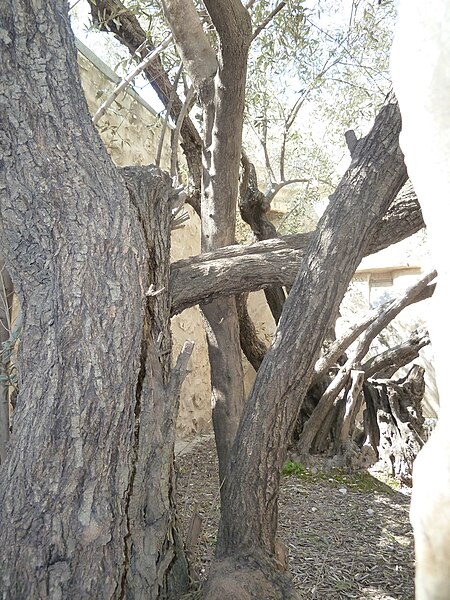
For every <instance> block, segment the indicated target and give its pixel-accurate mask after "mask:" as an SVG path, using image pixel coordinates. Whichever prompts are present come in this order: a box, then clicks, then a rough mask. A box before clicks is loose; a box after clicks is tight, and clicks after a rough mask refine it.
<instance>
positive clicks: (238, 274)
mask: <svg viewBox="0 0 450 600" xmlns="http://www.w3.org/2000/svg"><path fill="white" fill-rule="evenodd" d="M424 226H425V223H424V221H423V217H422V212H421V210H420V206H419V204H418V202H417V198H416V196H415V194H414V192H413V191H412V190H411V188H408V190H407V193H406V194H400V195H399V198H398V199H397V200H396V202H394V204H392V206H391V207H390V209H389V211H388V212H387V213H386V216H385V217H384V218H383V219H382V220H381V221H380V224H379V225H378V226H377V227H376V228H375V233H374V236H373V237H372V239H371V240H370V242H369V243H368V245H367V247H366V249H365V252H364V254H365V256H368V255H370V254H373V253H374V252H378V251H379V250H382V249H383V248H387V247H388V246H390V245H392V244H395V243H397V242H400V241H401V240H403V239H405V238H407V237H409V236H411V235H412V234H413V233H416V232H417V231H419V230H420V229H422V228H423V227H424ZM313 235H314V232H308V233H301V234H296V235H289V236H285V237H282V238H278V239H273V240H266V241H263V242H258V243H256V244H251V245H250V246H228V247H227V248H221V249H220V250H217V251H215V252H209V253H205V254H201V255H198V256H193V257H191V258H188V259H183V260H180V261H177V262H175V263H173V264H172V266H171V289H172V314H177V313H179V312H181V311H183V310H184V309H185V308H189V307H190V306H194V305H195V304H198V303H200V302H207V301H209V300H212V299H213V298H219V297H222V296H229V295H235V294H239V293H241V292H246V291H256V290H259V289H263V288H266V287H269V286H271V285H274V284H278V285H284V286H291V285H292V284H293V282H294V279H295V277H296V274H297V272H298V269H299V266H300V264H301V260H302V258H303V256H304V254H305V251H306V248H307V247H308V244H309V242H310V241H311V239H312V236H313Z"/></svg>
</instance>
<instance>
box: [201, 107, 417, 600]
mask: <svg viewBox="0 0 450 600" xmlns="http://www.w3.org/2000/svg"><path fill="white" fill-rule="evenodd" d="M400 127H401V124H400V115H399V111H398V107H397V104H396V103H395V101H394V100H393V99H392V98H389V99H388V101H387V103H386V105H385V106H384V108H383V109H382V110H381V112H380V114H379V116H378V117H377V119H376V121H375V124H374V127H373V128H372V130H371V132H370V133H369V134H368V135H367V137H366V138H364V140H362V141H361V146H360V149H359V151H358V156H357V155H355V156H354V158H353V160H352V164H351V165H350V167H349V169H348V171H347V173H346V175H345V176H344V178H343V180H342V182H341V184H340V185H339V186H338V188H337V190H336V192H335V194H333V196H332V197H331V199H330V204H329V207H328V209H327V210H326V212H325V214H324V215H323V217H322V219H321V220H320V222H319V225H318V227H317V230H316V232H315V235H314V237H313V239H312V241H311V244H310V246H309V248H308V251H307V254H306V257H305V260H304V263H303V266H302V268H301V269H300V272H299V275H298V277H297V279H296V281H295V283H294V287H293V289H292V291H291V293H290V295H289V297H288V299H287V301H286V304H285V308H284V311H283V315H282V317H281V320H280V323H279V328H278V331H277V334H276V336H275V340H274V343H273V345H272V347H271V348H270V350H269V351H268V353H267V354H266V357H265V359H264V361H263V364H262V365H261V367H260V369H259V372H258V376H257V379H256V381H255V385H254V387H253V390H252V392H251V394H250V397H249V398H248V400H247V402H246V405H245V408H244V414H243V417H242V420H241V423H240V426H239V430H238V433H237V436H236V440H235V443H234V445H233V450H232V455H231V463H230V465H231V467H230V468H231V469H232V472H233V478H229V479H226V480H225V483H224V486H223V487H224V488H225V489H224V491H223V494H222V499H223V500H224V502H223V505H222V514H221V522H220V527H219V536H218V546H217V559H218V561H217V562H216V564H215V565H213V568H212V571H211V577H210V583H209V587H208V598H231V597H233V596H232V595H231V594H230V593H229V589H228V588H227V582H228V581H229V580H230V579H231V580H232V581H233V585H234V594H235V597H239V596H238V595H237V590H240V592H241V593H242V594H244V593H247V596H245V597H247V598H260V597H261V596H260V593H259V592H258V591H257V586H255V585H254V584H255V583H256V584H257V585H259V586H261V580H263V581H266V582H267V585H268V586H269V588H270V594H269V593H267V594H266V595H267V597H270V598H288V597H293V593H292V591H290V588H289V582H288V581H287V579H286V577H285V576H283V573H281V572H280V571H278V572H277V571H276V561H275V552H276V548H275V535H276V529H277V499H278V490H279V482H280V471H281V467H282V464H283V461H284V459H285V456H286V449H287V445H288V443H289V440H290V439H291V435H292V431H293V428H294V425H295V421H296V418H297V414H298V412H299V409H300V406H301V401H302V399H303V397H304V395H305V393H306V391H307V389H308V386H309V384H310V381H311V378H312V376H313V371H314V364H315V362H316V360H317V357H318V354H319V351H320V348H321V345H322V342H323V339H324V336H325V334H326V332H327V331H328V330H329V326H330V324H331V323H333V322H334V318H335V316H336V311H337V309H338V306H339V304H340V301H341V299H342V297H343V295H344V293H345V290H346V289H347V286H348V283H349V281H350V279H351V277H352V275H353V273H354V272H355V270H356V267H357V266H358V264H359V262H360V260H361V258H362V256H363V254H364V249H365V247H366V245H367V244H368V243H369V241H370V239H371V237H372V235H373V233H374V228H375V226H376V225H377V223H378V221H379V219H380V216H381V215H382V214H384V213H385V212H386V210H387V208H388V206H389V203H390V202H391V201H392V197H393V196H395V195H396V194H397V193H398V191H399V190H400V188H401V187H402V185H403V184H404V183H405V181H406V169H405V168H404V166H403V167H402V166H401V165H402V155H401V152H400V150H399V146H398V136H399V132H400ZM399 165H400V166H399ZM356 166H357V168H356ZM374 180H378V181H383V183H384V185H383V187H382V190H380V193H379V194H378V195H377V196H375V197H374V196H372V194H370V193H368V192H367V190H368V189H369V188H368V187H367V185H368V184H369V182H373V181H374ZM312 324H313V325H312ZM287 357H289V359H288V360H287ZM225 573H226V574H227V577H226V578H225V577H224V574H225ZM255 573H256V574H257V581H256V582H255V581H253V585H251V584H250V583H249V581H250V579H251V577H250V575H251V574H255ZM244 591H245V592H244Z"/></svg>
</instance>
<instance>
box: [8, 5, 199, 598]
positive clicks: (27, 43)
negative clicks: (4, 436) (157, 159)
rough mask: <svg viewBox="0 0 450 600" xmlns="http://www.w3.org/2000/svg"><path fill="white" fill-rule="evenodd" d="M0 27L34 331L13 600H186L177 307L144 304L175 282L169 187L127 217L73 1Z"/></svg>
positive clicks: (23, 423)
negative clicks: (82, 63) (173, 323)
mask: <svg viewBox="0 0 450 600" xmlns="http://www.w3.org/2000/svg"><path fill="white" fill-rule="evenodd" d="M0 13H1V22H2V27H3V29H2V32H3V33H2V35H1V36H0V54H1V56H2V61H1V63H0V76H1V79H0V87H1V89H2V92H3V93H6V100H7V101H6V102H5V104H4V105H3V109H2V111H1V112H0V118H1V120H2V122H1V127H0V131H1V132H2V133H1V149H2V154H3V165H2V166H3V170H2V171H1V179H0V193H1V199H0V246H1V247H0V253H2V254H3V255H4V257H5V260H6V262H7V265H8V269H9V270H10V273H11V276H12V278H13V281H14V284H15V288H16V291H17V293H18V295H19V298H20V301H21V305H22V311H23V319H24V330H23V339H22V344H21V352H20V373H21V381H20V393H19V396H18V400H17V407H16V410H15V413H14V429H13V435H12V437H11V440H10V444H9V449H8V454H7V458H6V461H5V463H4V464H3V465H2V468H1V472H0V543H1V546H2V566H1V579H0V582H1V583H0V586H1V591H2V594H3V596H2V598H4V599H5V600H17V599H19V598H29V599H30V600H34V599H38V598H39V599H40V598H51V599H55V600H56V599H62V598H64V599H74V600H75V599H76V600H80V599H86V600H87V599H89V600H92V598H95V599H110V598H125V597H126V598H129V599H132V598H139V599H140V598H146V599H147V598H169V597H174V595H175V597H176V595H177V594H181V591H182V590H183V589H184V588H185V586H186V584H187V572H186V564H185V561H184V557H183V553H182V551H181V548H180V544H179V540H178V536H177V534H176V529H175V516H174V508H173V503H172V500H171V495H172V484H173V478H172V456H173V430H174V411H175V407H176V399H177V391H176V388H177V385H175V383H179V382H176V381H175V379H178V378H177V377H175V379H173V378H170V379H169V378H168V366H167V363H166V359H164V358H163V357H164V356H166V355H165V352H166V351H167V350H169V349H170V339H169V336H168V331H167V322H166V315H168V310H169V299H168V296H167V294H166V295H161V298H160V300H159V301H158V302H160V305H159V306H156V305H155V303H156V300H155V299H154V298H149V299H148V300H147V298H146V291H147V289H148V287H149V285H150V284H151V283H154V284H155V285H156V286H157V287H158V286H159V285H160V282H161V281H162V280H165V278H166V277H167V276H168V261H167V260H166V261H164V260H163V259H161V256H162V255H163V254H164V252H167V248H168V230H167V223H168V218H169V215H170V210H169V209H168V208H166V209H165V211H164V205H165V206H166V207H167V205H170V193H169V192H168V190H167V182H161V178H159V183H158V181H156V180H155V179H154V177H156V178H158V175H157V174H155V173H153V174H152V173H150V174H148V176H147V179H146V180H145V181H144V184H145V186H146V195H145V197H144V192H143V191H142V187H141V188H140V190H139V189H138V188H139V184H138V183H136V184H135V185H134V188H133V189H134V196H133V200H134V205H133V204H131V203H130V194H129V193H128V191H127V189H126V187H125V184H124V181H123V179H122V178H121V177H120V175H119V174H118V171H117V169H116V168H115V167H114V166H113V164H112V162H111V160H110V159H109V157H108V156H107V155H106V152H105V150H104V147H103V145H102V143H101V141H100V138H99V137H98V135H97V134H96V133H95V131H94V129H93V127H92V124H91V122H90V118H89V115H88V111H87V106H86V102H85V100H84V96H83V93H82V90H81V86H80V82H79V77H78V70H77V64H76V51H75V45H74V41H73V37H72V34H71V32H70V29H69V22H68V14H67V3H66V2H65V1H64V0H55V1H54V2H52V3H48V2H44V0H7V1H6V2H4V3H3V4H2V5H1V8H0ZM129 185H130V183H129ZM137 189H138V191H136V190H137ZM152 190H153V191H152ZM164 190H165V191H164ZM141 192H142V198H144V201H143V205H142V204H140V201H139V196H140V194H141ZM152 194H154V196H153V197H152V198H153V201H154V202H155V203H158V202H159V204H158V205H157V206H156V205H155V207H154V209H152V208H151V207H150V208H148V210H147V214H144V213H145V210H146V209H145V206H146V202H145V201H148V200H149V198H150V197H151V196H152ZM132 195H133V194H132ZM153 211H156V212H153ZM161 211H163V212H162V213H161ZM155 215H157V218H156V219H155ZM155 221H156V224H155ZM152 222H153V224H152ZM158 223H161V229H158V228H157V227H159V225H158ZM153 227H155V229H154V230H153ZM161 260H162V262H161ZM156 261H158V262H156ZM160 269H161V270H160ZM159 333H161V337H159ZM156 338H158V339H160V345H157V344H156V343H155V340H156Z"/></svg>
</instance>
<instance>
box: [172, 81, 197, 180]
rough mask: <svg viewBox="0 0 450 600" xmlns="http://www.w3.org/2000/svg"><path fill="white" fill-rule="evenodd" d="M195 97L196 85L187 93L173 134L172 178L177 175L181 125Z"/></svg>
mask: <svg viewBox="0 0 450 600" xmlns="http://www.w3.org/2000/svg"><path fill="white" fill-rule="evenodd" d="M193 99H194V86H191V87H190V88H189V90H188V93H187V94H186V98H185V100H184V103H183V106H182V107H181V110H180V114H179V115H178V119H177V122H176V125H175V130H174V132H173V135H172V148H171V155H170V174H171V176H172V178H175V177H176V176H177V157H178V140H179V138H180V131H181V127H182V126H183V121H184V119H185V118H186V115H187V114H188V113H189V111H190V110H191V106H192V100H193Z"/></svg>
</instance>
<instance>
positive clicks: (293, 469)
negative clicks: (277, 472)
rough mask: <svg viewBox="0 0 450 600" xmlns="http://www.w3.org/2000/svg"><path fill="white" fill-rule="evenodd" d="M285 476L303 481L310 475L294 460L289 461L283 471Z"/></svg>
mask: <svg viewBox="0 0 450 600" xmlns="http://www.w3.org/2000/svg"><path fill="white" fill-rule="evenodd" d="M282 473H283V475H295V477H299V478H301V479H303V478H304V477H305V476H307V475H308V473H307V471H306V469H305V467H304V466H303V465H302V464H301V463H298V462H295V461H294V460H289V461H288V462H287V463H286V464H285V465H284V466H283V469H282Z"/></svg>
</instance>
